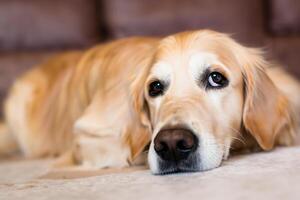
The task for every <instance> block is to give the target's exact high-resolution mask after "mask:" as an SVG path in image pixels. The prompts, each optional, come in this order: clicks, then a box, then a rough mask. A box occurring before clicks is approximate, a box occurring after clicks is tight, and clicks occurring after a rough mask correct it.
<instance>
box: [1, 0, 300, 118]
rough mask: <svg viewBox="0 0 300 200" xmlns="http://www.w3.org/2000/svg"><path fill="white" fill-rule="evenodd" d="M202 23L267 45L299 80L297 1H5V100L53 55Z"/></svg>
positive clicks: (197, 26)
mask: <svg viewBox="0 0 300 200" xmlns="http://www.w3.org/2000/svg"><path fill="white" fill-rule="evenodd" d="M202 28H210V29H214V30H217V31H221V32H226V33H231V34H233V37H234V38H235V39H237V40H238V41H239V42H241V43H242V44H245V45H249V46H259V47H264V48H265V49H266V50H268V52H269V56H270V57H271V58H273V59H275V60H277V61H279V62H280V63H282V64H284V66H285V68H286V69H287V70H288V71H290V72H292V73H293V74H294V75H295V76H298V77H299V78H300V68H299V67H298V65H299V63H300V1H299V0H0V103H1V102H2V101H3V98H4V96H5V94H6V92H7V90H8V88H9V86H10V85H11V83H12V81H13V80H14V79H15V78H16V77H17V76H18V75H19V74H20V73H22V72H24V71H25V70H26V69H28V68H30V67H32V66H33V65H35V64H37V63H40V62H42V61H44V60H45V59H47V58H49V56H51V55H53V54H56V53H59V52H62V51H65V50H71V49H85V48H88V47H90V46H92V45H95V44H98V43H101V42H105V41H109V40H112V39H115V38H122V37H127V36H133V35H166V34H170V33H174V32H179V31H184V30H190V29H202ZM0 113H1V111H0ZM0 115H1V114H0Z"/></svg>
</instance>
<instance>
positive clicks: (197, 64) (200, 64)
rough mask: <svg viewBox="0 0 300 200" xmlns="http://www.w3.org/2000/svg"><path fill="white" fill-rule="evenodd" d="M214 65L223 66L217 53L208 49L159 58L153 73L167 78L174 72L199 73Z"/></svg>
mask: <svg viewBox="0 0 300 200" xmlns="http://www.w3.org/2000/svg"><path fill="white" fill-rule="evenodd" d="M212 65H218V66H223V64H222V62H221V61H220V60H219V58H218V56H217V55H216V54H215V53H212V52H208V51H197V52H193V51H190V52H186V53H181V54H174V55H170V56H168V57H166V58H164V59H161V60H158V61H157V62H156V63H155V64H154V65H153V67H152V70H151V74H152V75H153V76H155V77H160V78H162V79H167V78H168V76H170V75H171V74H172V73H176V72H178V73H187V72H189V73H191V74H193V75H198V74H199V73H201V72H203V71H204V70H205V69H207V68H208V67H210V66H212Z"/></svg>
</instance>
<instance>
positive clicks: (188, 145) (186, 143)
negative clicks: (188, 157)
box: [176, 139, 194, 152]
mask: <svg viewBox="0 0 300 200" xmlns="http://www.w3.org/2000/svg"><path fill="white" fill-rule="evenodd" d="M193 147H194V142H193V141H192V140H191V139H190V140H179V141H178V142H177V145H176V148H177V149H178V150H179V151H182V152H187V151H190V150H191V149H193Z"/></svg>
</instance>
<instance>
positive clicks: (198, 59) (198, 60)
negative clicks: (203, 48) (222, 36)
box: [189, 52, 220, 80]
mask: <svg viewBox="0 0 300 200" xmlns="http://www.w3.org/2000/svg"><path fill="white" fill-rule="evenodd" d="M215 64H220V61H219V60H218V59H217V56H216V55H215V54H213V53H209V52H200V53H194V54H193V55H191V57H190V60H189V70H190V73H191V75H192V76H193V77H194V79H195V80H198V79H199V78H200V76H201V74H203V73H204V72H205V71H206V70H207V68H208V67H209V66H211V65H215Z"/></svg>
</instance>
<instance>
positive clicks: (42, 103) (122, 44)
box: [0, 30, 300, 173]
mask: <svg viewBox="0 0 300 200" xmlns="http://www.w3.org/2000/svg"><path fill="white" fill-rule="evenodd" d="M207 68H212V69H214V70H217V71H221V72H222V73H223V74H226V76H227V77H228V79H229V85H228V86H227V87H226V88H224V89H220V90H219V91H207V90H205V89H204V88H201V86H199V82H197V81H198V79H199V77H200V75H201V73H203V71H204V70H205V69H207ZM153 79H162V80H164V81H166V82H168V83H169V86H168V90H167V92H166V94H165V95H163V96H162V97H159V98H156V99H152V98H150V97H149V96H148V95H147V89H148V84H149V83H150V81H151V80H153ZM299 91H300V85H299V83H298V82H297V81H296V80H295V79H293V78H292V77H291V76H290V75H288V74H287V73H285V72H284V71H283V70H281V69H280V68H278V67H274V66H272V65H271V64H270V63H269V62H268V61H266V60H265V59H264V58H263V55H262V53H261V52H260V51H259V50H258V49H252V48H247V47H244V46H242V45H240V44H238V43H237V42H235V41H234V40H232V39H231V38H230V37H229V36H227V35H225V34H221V33H217V32H214V31H210V30H200V31H193V32H183V33H179V34H175V35H172V36H168V37H166V38H146V37H145V38H142V37H140V38H137V37H136V38H129V39H122V40H118V41H114V42H111V43H107V44H103V45H99V46H96V47H95V48H93V49H91V50H88V51H84V52H70V53H66V54H62V55H59V56H57V57H54V58H53V59H51V60H50V61H48V62H46V63H44V64H42V65H40V66H37V67H35V68H34V69H32V70H31V71H29V72H27V73H26V74H25V75H23V76H22V77H20V78H19V79H18V80H17V81H16V82H15V84H14V85H13V87H12V89H11V91H10V93H9V95H8V97H7V99H6V102H5V106H4V108H5V124H3V125H1V127H0V130H1V132H0V138H1V142H0V150H1V152H2V153H7V152H12V151H13V150H15V149H16V147H17V146H18V147H19V148H20V150H21V151H22V152H23V153H24V155H25V156H27V157H41V156H51V155H62V160H63V161H66V160H67V161H70V163H73V164H81V165H84V166H87V167H95V168H104V167H124V166H128V165H132V164H134V163H136V162H137V160H139V159H138V158H139V156H141V155H143V154H142V151H143V149H144V148H145V146H146V145H147V144H148V143H149V142H151V140H153V139H154V138H155V136H156V134H157V133H158V132H159V130H160V129H161V128H162V127H164V126H167V125H168V126H169V125H176V124H185V125H187V126H188V127H190V128H191V129H192V130H193V132H194V133H196V135H197V136H198V137H199V138H200V145H199V150H198V151H199V152H198V154H199V156H198V157H197V159H199V160H201V162H199V163H197V165H195V166H196V167H195V169H194V170H207V169H211V168H214V167H217V166H219V165H220V164H221V161H222V159H226V158H227V157H228V154H229V149H230V148H233V149H239V148H245V147H247V148H248V147H253V146H255V145H257V144H258V145H259V146H260V147H261V148H262V149H263V150H270V149H272V148H273V147H274V146H275V145H278V144H280V145H290V144H292V143H293V140H294V137H295V135H296V132H298V131H299V128H298V122H299V121H298V114H299V113H300V93H299ZM239 141H242V142H239ZM148 157H149V159H148V160H149V164H150V168H151V169H152V171H153V172H154V173H161V169H160V168H159V166H158V163H159V162H160V160H159V158H158V156H157V155H156V153H155V151H154V150H153V144H152V143H151V144H150V149H149V155H148Z"/></svg>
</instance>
